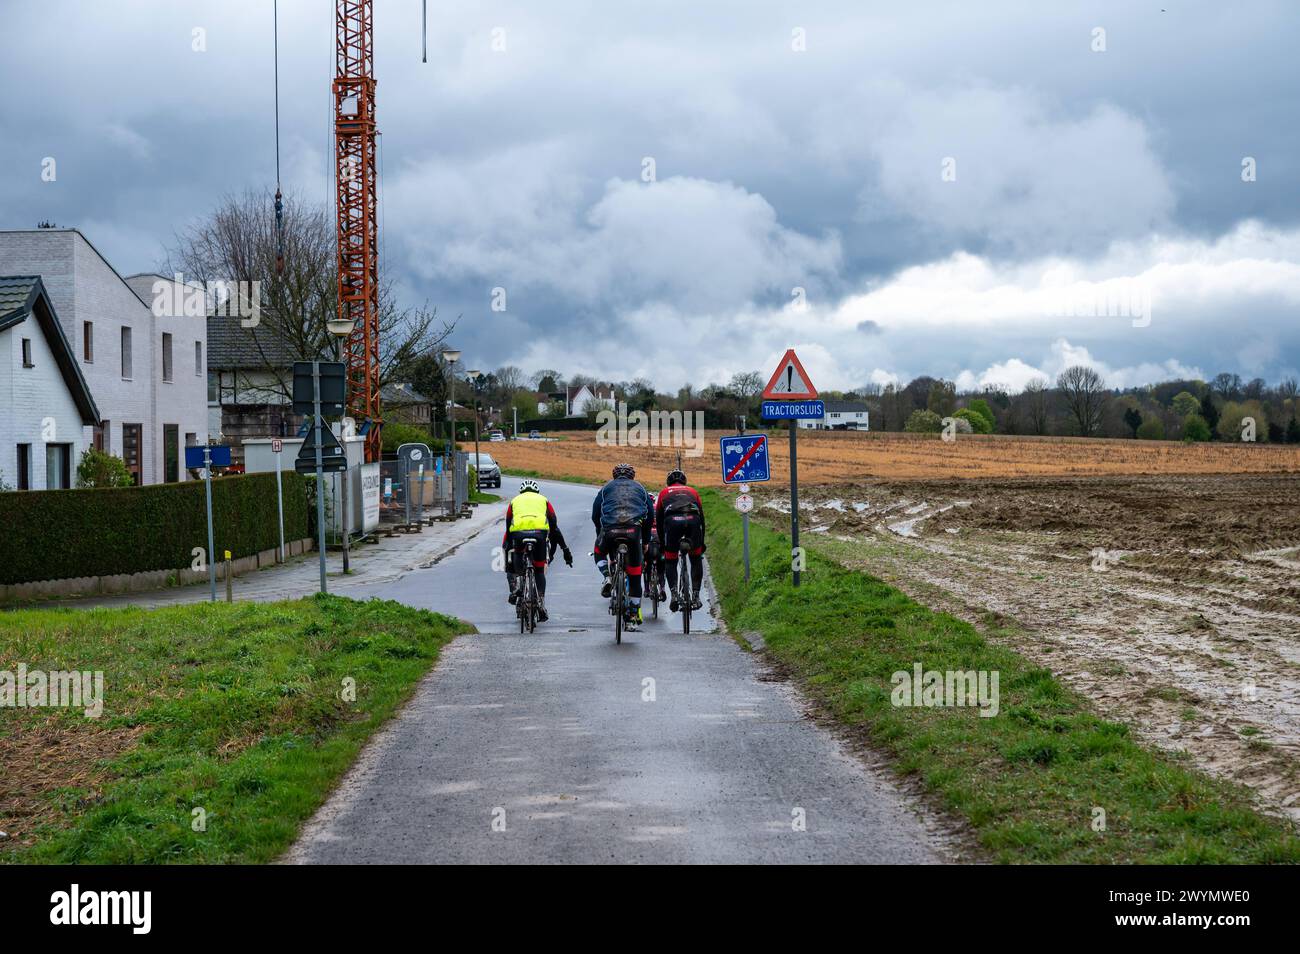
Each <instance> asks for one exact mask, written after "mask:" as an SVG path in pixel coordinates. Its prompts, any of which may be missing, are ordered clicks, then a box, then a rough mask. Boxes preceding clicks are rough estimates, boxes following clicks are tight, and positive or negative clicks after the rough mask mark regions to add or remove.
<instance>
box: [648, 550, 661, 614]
mask: <svg viewBox="0 0 1300 954" xmlns="http://www.w3.org/2000/svg"><path fill="white" fill-rule="evenodd" d="M646 563H647V564H648V565H647V566H646V569H645V579H646V586H648V587H650V612H651V614H652V615H653V616H654V618H655V619H658V618H659V587H660V586H662V585H663V581H662V580H660V579H659V560H658V559H656V557H655V556H649V555H647V558H646Z"/></svg>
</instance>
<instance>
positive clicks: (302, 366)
mask: <svg viewBox="0 0 1300 954" xmlns="http://www.w3.org/2000/svg"><path fill="white" fill-rule="evenodd" d="M344 373H345V372H344V367H343V362H342V361H295V362H294V363H293V410H294V413H295V414H311V430H310V431H309V436H308V438H307V440H306V441H304V442H303V445H302V448H301V449H300V450H299V451H298V459H297V460H295V461H294V470H296V471H297V472H298V473H300V474H303V473H312V472H315V474H316V548H317V549H318V550H319V551H320V591H321V592H322V593H327V592H329V591H328V589H327V587H326V583H325V493H326V490H325V471H326V470H328V471H330V472H331V473H333V472H336V471H338V470H341V469H342V468H344V467H346V466H347V457H346V456H345V455H344V453H343V448H342V447H340V446H339V442H338V438H336V437H335V436H334V432H333V431H331V430H330V429H329V428H328V427H327V426H326V425H325V415H326V414H330V415H333V416H335V417H338V416H341V415H342V414H343V396H344V391H345V383H344V382H345V378H344Z"/></svg>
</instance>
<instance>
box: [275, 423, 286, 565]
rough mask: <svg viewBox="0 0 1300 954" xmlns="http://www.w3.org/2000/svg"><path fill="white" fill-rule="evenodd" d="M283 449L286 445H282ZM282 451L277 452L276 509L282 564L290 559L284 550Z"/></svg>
mask: <svg viewBox="0 0 1300 954" xmlns="http://www.w3.org/2000/svg"><path fill="white" fill-rule="evenodd" d="M280 446H281V447H283V446H284V445H283V444H282V445H280ZM281 456H282V454H281V452H280V451H276V452H275V509H276V512H277V513H278V514H279V517H280V562H281V563H283V562H284V561H285V560H286V559H288V554H287V553H285V549H284V488H283V487H281V486H280V457H281Z"/></svg>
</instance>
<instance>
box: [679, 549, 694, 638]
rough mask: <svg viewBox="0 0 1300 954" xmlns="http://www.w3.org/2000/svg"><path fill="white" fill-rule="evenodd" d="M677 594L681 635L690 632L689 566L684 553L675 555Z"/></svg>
mask: <svg viewBox="0 0 1300 954" xmlns="http://www.w3.org/2000/svg"><path fill="white" fill-rule="evenodd" d="M677 592H678V593H679V594H681V595H680V597H679V598H680V599H681V601H682V633H683V634H687V635H689V633H690V631H691V599H692V596H691V566H690V559H689V558H688V557H687V555H686V554H685V553H679V554H678V555H677Z"/></svg>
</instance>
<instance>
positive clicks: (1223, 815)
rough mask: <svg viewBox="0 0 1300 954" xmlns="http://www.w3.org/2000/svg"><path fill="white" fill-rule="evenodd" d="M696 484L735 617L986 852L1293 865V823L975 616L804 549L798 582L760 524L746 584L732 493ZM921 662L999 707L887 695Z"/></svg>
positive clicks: (1064, 858)
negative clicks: (1144, 733) (980, 687)
mask: <svg viewBox="0 0 1300 954" xmlns="http://www.w3.org/2000/svg"><path fill="white" fill-rule="evenodd" d="M704 493H705V495H706V506H707V507H708V511H709V537H710V540H709V548H710V567H711V569H712V574H713V578H714V582H715V585H716V586H717V588H718V592H719V594H720V597H721V603H722V610H723V615H724V617H725V618H726V621H727V624H728V625H729V626H730V628H731V629H732V630H733V631H735V632H739V633H744V632H746V631H755V630H756V631H758V632H761V633H762V634H763V636H764V640H765V642H766V645H767V650H768V652H770V653H771V654H772V655H773V656H774V657H775V659H776V660H778V661H779V662H780V663H781V664H783V665H784V666H785V667H786V668H787V669H788V670H789V671H790V672H791V673H792V674H793V676H794V677H795V678H796V679H797V680H798V681H799V682H800V683H801V684H802V685H803V686H804V687H805V688H806V689H807V690H808V691H809V693H810V694H811V695H812V696H813V697H814V698H815V700H816V701H817V702H818V703H819V704H820V705H822V706H823V707H824V708H825V709H827V710H828V711H829V712H830V713H832V714H833V715H834V716H835V717H836V718H837V719H838V720H839V721H841V722H842V723H844V724H845V725H847V726H849V727H851V729H852V731H853V732H855V733H860V734H861V735H862V736H863V737H864V738H865V739H866V740H867V741H869V742H870V743H871V744H872V745H873V746H874V747H876V748H877V749H879V750H882V751H884V752H885V753H886V754H887V755H889V756H890V757H891V758H892V761H893V763H894V766H895V768H896V770H897V771H898V772H899V773H901V774H904V775H909V776H914V777H916V778H918V779H919V780H920V781H921V782H922V783H923V784H924V786H925V788H926V789H927V790H928V791H930V792H932V793H933V794H935V795H936V796H937V797H938V799H939V800H940V802H941V803H942V804H943V805H944V807H946V808H947V809H948V810H950V811H952V812H955V813H957V814H958V815H960V816H962V817H964V818H965V819H966V820H967V821H968V822H969V823H970V825H971V827H972V829H973V831H974V832H975V835H976V837H977V838H978V840H979V842H980V844H981V845H982V846H983V847H984V848H985V849H986V850H987V851H988V853H989V854H990V856H991V857H992V858H993V859H994V860H996V861H1000V862H1047V863H1058V864H1061V863H1066V864H1068V863H1102V864H1106V863H1115V864H1127V863H1154V864H1183V863H1210V864H1229V863H1269V862H1292V863H1294V862H1297V861H1300V840H1298V839H1297V837H1296V831H1295V829H1294V828H1293V827H1292V826H1291V825H1290V824H1289V823H1288V822H1286V821H1285V820H1281V819H1276V818H1273V817H1271V816H1266V815H1263V814H1260V813H1258V812H1256V811H1255V810H1254V809H1253V807H1252V800H1251V795H1250V793H1249V791H1248V790H1246V789H1245V788H1242V787H1240V786H1237V785H1233V784H1230V783H1227V782H1221V781H1218V780H1215V779H1211V778H1208V777H1206V776H1204V775H1202V774H1200V773H1198V772H1196V771H1193V770H1191V769H1189V768H1187V767H1185V766H1184V765H1181V764H1179V760H1178V759H1177V758H1176V757H1174V756H1171V755H1166V754H1164V753H1160V752H1155V751H1151V750H1148V749H1146V748H1144V747H1142V746H1141V745H1139V744H1138V743H1137V742H1136V741H1134V739H1133V738H1132V737H1131V736H1130V734H1129V731H1128V728H1127V726H1125V725H1122V724H1120V723H1116V722H1110V721H1107V720H1105V719H1102V718H1100V717H1098V716H1097V715H1096V714H1095V713H1094V712H1093V711H1092V710H1091V708H1090V707H1089V705H1088V704H1087V702H1086V700H1085V699H1084V698H1082V697H1081V696H1079V695H1077V694H1076V693H1074V692H1072V691H1070V690H1069V689H1067V688H1065V687H1064V686H1063V685H1062V684H1061V683H1059V682H1057V680H1056V679H1055V678H1053V676H1052V674H1051V672H1050V671H1048V670H1046V669H1043V668H1041V667H1038V666H1035V665H1033V664H1032V663H1031V662H1029V661H1028V660H1027V659H1025V658H1024V657H1022V656H1020V655H1018V654H1017V653H1015V652H1014V651H1012V650H1010V649H1008V648H1006V647H1004V646H1000V645H997V644H995V643H993V642H990V641H989V640H988V639H986V638H985V636H984V635H983V634H982V633H981V632H980V631H978V630H977V629H976V628H975V627H973V626H971V625H970V624H968V623H966V622H963V621H962V620H959V619H956V618H954V617H952V616H948V615H946V614H942V613H936V612H933V611H931V610H929V609H927V608H926V607H924V606H922V605H921V604H919V603H917V602H915V601H914V600H912V599H910V598H909V597H908V596H906V595H905V594H904V593H902V592H900V591H899V590H897V589H894V588H893V587H890V586H888V585H887V584H885V583H883V582H881V581H880V580H878V579H876V578H875V577H872V576H869V575H867V574H865V573H858V572H853V571H851V570H846V569H844V568H843V567H841V566H840V565H838V564H837V563H835V562H833V561H832V560H829V559H826V558H824V557H822V556H820V555H819V554H817V553H815V552H812V551H808V552H807V569H806V570H805V572H804V573H803V579H802V585H801V586H800V587H799V588H798V589H794V588H793V587H792V586H791V585H790V540H789V537H787V536H785V535H783V534H781V533H778V532H775V531H773V530H770V529H767V528H765V527H762V526H761V525H759V524H757V523H756V522H753V521H751V527H750V550H751V567H752V573H751V580H750V582H749V583H748V584H746V583H745V580H744V570H743V566H742V564H741V561H740V558H739V554H740V551H741V546H740V536H741V520H740V516H739V514H737V513H736V512H735V510H734V509H733V507H732V506H731V498H730V497H729V496H724V495H722V494H720V493H718V492H716V491H705V492H704ZM916 663H920V664H921V665H922V667H923V669H924V670H926V671H929V670H938V671H939V672H946V671H969V670H977V671H979V670H983V671H987V672H990V673H991V672H997V673H998V674H999V707H998V714H997V715H996V716H993V717H981V716H980V715H979V709H978V708H974V707H961V708H957V707H952V708H944V707H903V706H895V705H894V704H893V702H892V698H891V694H892V692H893V690H894V685H893V684H892V682H891V677H892V675H893V674H894V673H895V672H899V671H903V672H907V673H911V672H912V671H913V666H914V664H916ZM1099 811H1101V812H1104V813H1105V814H1104V825H1105V827H1104V830H1097V822H1098V821H1100V820H1101V817H1102V816H1100V815H1099V814H1098V812H1099Z"/></svg>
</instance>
